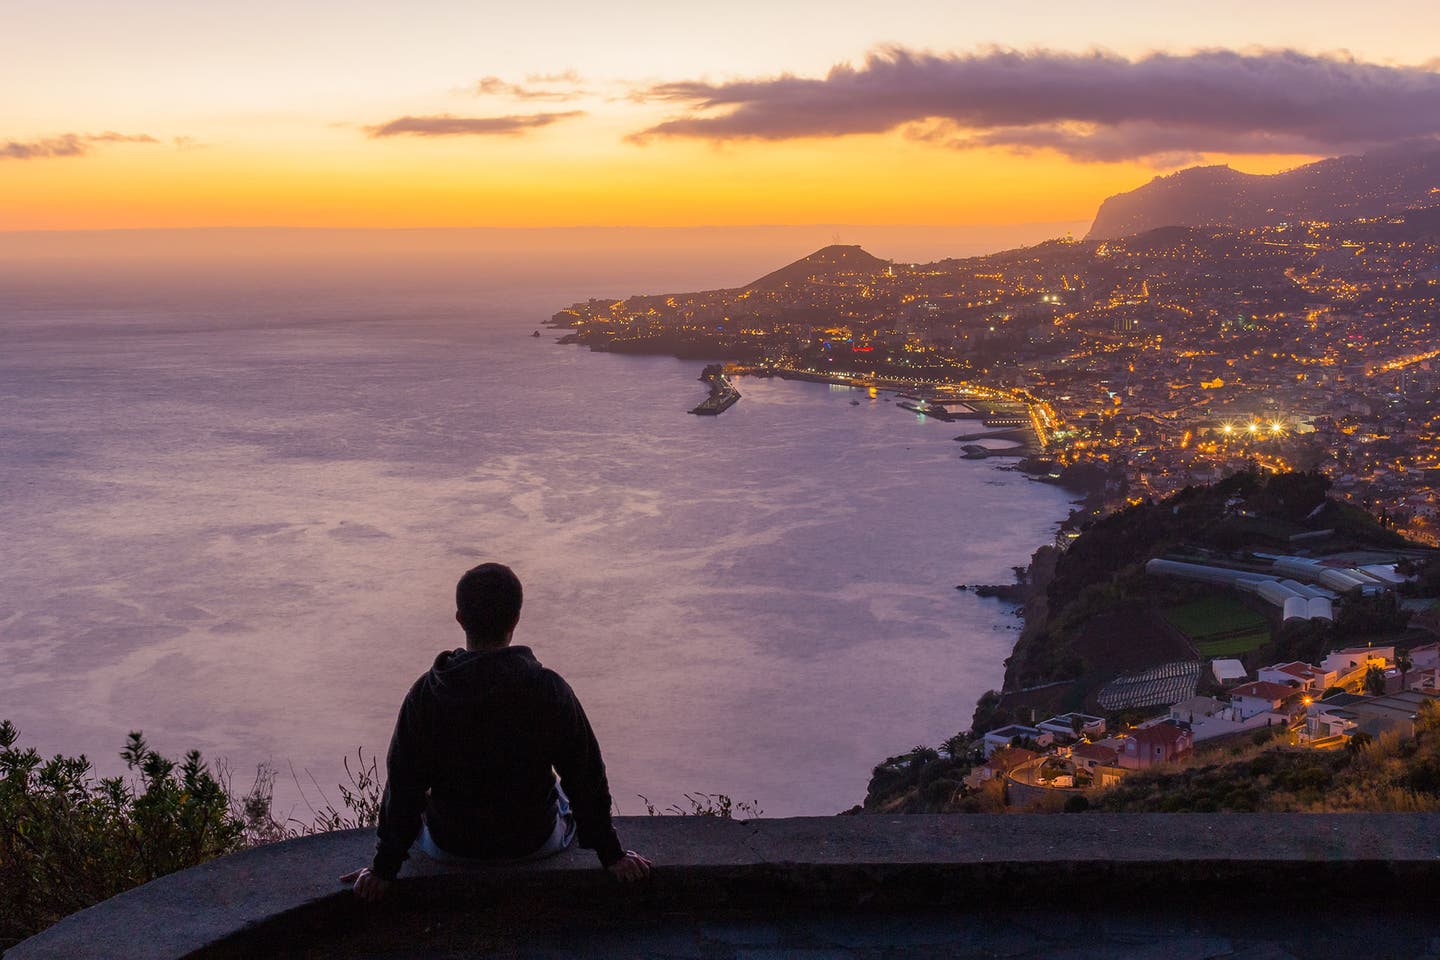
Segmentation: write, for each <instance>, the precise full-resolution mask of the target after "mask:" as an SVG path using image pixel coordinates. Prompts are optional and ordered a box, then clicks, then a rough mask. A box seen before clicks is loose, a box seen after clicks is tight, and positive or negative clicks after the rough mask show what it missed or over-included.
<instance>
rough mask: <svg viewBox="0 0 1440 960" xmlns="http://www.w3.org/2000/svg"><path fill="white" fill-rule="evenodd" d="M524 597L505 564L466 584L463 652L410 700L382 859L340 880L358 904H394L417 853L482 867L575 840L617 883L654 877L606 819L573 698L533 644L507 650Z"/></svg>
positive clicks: (393, 769)
mask: <svg viewBox="0 0 1440 960" xmlns="http://www.w3.org/2000/svg"><path fill="white" fill-rule="evenodd" d="M522 599H523V595H522V591H521V588H520V580H519V578H517V577H516V576H515V574H514V572H513V571H512V570H511V569H510V568H509V567H506V566H504V565H502V564H498V563H484V564H481V565H480V566H478V567H475V568H474V569H473V570H469V571H467V572H466V573H465V575H464V576H463V577H461V578H460V583H459V584H458V585H457V586H456V588H455V608H456V609H455V620H456V622H458V623H459V624H460V626H461V627H462V628H463V629H464V631H465V649H463V650H451V651H448V652H446V653H442V654H440V655H439V656H438V657H436V658H435V665H434V666H433V667H431V669H430V671H429V672H428V673H426V674H425V675H424V676H422V677H420V679H418V680H416V681H415V683H414V685H413V686H411V688H410V692H409V693H407V694H406V695H405V701H404V703H402V704H401V705H400V717H399V719H398V720H396V721H395V734H394V736H393V737H392V738H391V740H390V752H389V754H388V755H387V756H386V758H385V767H386V772H387V780H386V783H385V796H384V798H383V800H382V801H381V806H380V827H379V830H378V831H377V835H378V836H379V838H380V840H379V843H378V844H376V849H375V859H374V861H373V862H372V863H371V865H370V866H369V867H368V868H366V869H363V870H357V871H355V872H354V873H351V874H347V875H346V876H344V877H341V878H340V879H341V882H343V883H351V882H353V883H354V885H355V893H356V894H357V895H359V896H360V897H361V898H362V899H365V900H378V899H380V898H381V897H383V896H384V895H385V893H386V891H387V890H388V889H389V886H390V883H391V882H392V881H393V880H394V879H395V876H396V874H397V873H398V872H399V870H400V864H401V863H403V862H404V861H405V859H406V858H407V857H408V856H409V852H410V849H411V847H412V845H413V846H415V847H416V849H419V850H421V851H422V852H424V853H425V854H426V855H428V856H429V857H431V858H432V859H435V860H440V861H443V862H476V863H484V862H496V861H501V862H504V861H516V860H534V859H540V858H542V857H547V856H550V855H552V854H555V853H559V852H560V851H561V850H564V849H565V848H566V847H568V846H569V845H570V844H571V842H572V841H574V840H575V839H577V837H578V840H579V843H580V846H582V847H586V848H589V849H591V850H594V851H595V853H596V855H597V856H599V858H600V863H601V865H602V866H604V867H605V868H606V869H607V870H609V871H610V872H611V873H612V874H613V875H614V876H615V877H617V878H618V879H620V880H625V881H630V880H639V879H641V878H643V877H645V876H647V875H648V874H649V873H650V861H649V860H646V859H645V858H644V857H642V856H640V855H639V854H638V853H636V852H635V851H633V850H629V851H626V850H623V849H622V848H621V846H620V840H619V838H618V837H617V836H616V834H615V828H614V826H613V825H612V824H611V822H610V786H609V784H608V783H607V781H606V779H605V763H604V761H603V760H602V759H601V758H600V745H599V744H598V743H596V742H595V734H594V733H593V732H592V731H591V729H590V721H589V720H587V719H586V718H585V711H584V710H583V709H582V708H581V706H580V701H579V700H578V699H576V697H575V692H574V691H573V690H571V689H570V685H569V684H567V683H566V682H565V681H564V680H563V679H561V677H560V675H559V674H557V673H555V672H554V671H553V670H547V669H545V668H544V667H542V666H541V665H540V662H539V661H538V660H536V659H535V655H534V654H533V653H531V652H530V648H529V647H516V646H511V645H510V640H511V637H512V636H513V635H514V632H515V624H516V623H517V622H518V621H519V619H520V604H521V601H522ZM557 773H558V774H559V776H560V781H559V783H558V784H557V783H556V780H555V775H556V774H557ZM417 841H418V842H417Z"/></svg>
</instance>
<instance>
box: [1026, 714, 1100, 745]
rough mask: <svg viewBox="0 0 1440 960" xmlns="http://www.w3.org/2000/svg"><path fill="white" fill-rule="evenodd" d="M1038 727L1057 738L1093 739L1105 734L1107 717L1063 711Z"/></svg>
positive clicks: (1067, 739) (1068, 739)
mask: <svg viewBox="0 0 1440 960" xmlns="http://www.w3.org/2000/svg"><path fill="white" fill-rule="evenodd" d="M1036 728H1037V729H1039V730H1041V731H1043V732H1045V733H1048V734H1051V735H1052V736H1054V737H1055V738H1056V739H1057V740H1065V741H1067V742H1068V741H1070V740H1074V739H1076V738H1077V737H1085V738H1086V739H1089V740H1093V739H1095V738H1096V737H1103V736H1104V735H1105V718H1104V717H1092V716H1090V715H1089V714H1084V713H1062V714H1060V715H1059V716H1058V717H1051V718H1050V719H1049V720H1046V721H1045V722H1043V723H1040V724H1037V725H1036Z"/></svg>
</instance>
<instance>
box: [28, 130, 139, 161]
mask: <svg viewBox="0 0 1440 960" xmlns="http://www.w3.org/2000/svg"><path fill="white" fill-rule="evenodd" d="M159 142H160V141H159V140H156V139H155V138H154V137H152V136H150V135H149V134H147V133H137V134H127V133H116V132H114V131H113V130H107V131H105V132H104V133H62V134H60V135H59V136H58V137H44V138H42V139H39V140H5V141H0V160H42V159H50V158H53V157H83V156H84V155H85V154H87V153H89V152H90V151H91V148H93V147H94V146H95V145H96V144H101V143H159Z"/></svg>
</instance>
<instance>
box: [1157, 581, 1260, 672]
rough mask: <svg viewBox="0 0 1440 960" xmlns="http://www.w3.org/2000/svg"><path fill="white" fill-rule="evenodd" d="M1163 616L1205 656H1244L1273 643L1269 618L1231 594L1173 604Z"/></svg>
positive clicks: (1219, 594) (1218, 594)
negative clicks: (1175, 605) (1174, 605)
mask: <svg viewBox="0 0 1440 960" xmlns="http://www.w3.org/2000/svg"><path fill="white" fill-rule="evenodd" d="M1163 616H1164V617H1165V619H1166V620H1167V621H1169V622H1170V624H1172V625H1173V626H1174V627H1175V628H1176V629H1177V630H1179V631H1180V632H1181V633H1183V634H1185V635H1186V636H1187V637H1189V638H1190V640H1191V642H1192V643H1194V644H1195V649H1196V650H1197V651H1199V653H1200V655H1201V656H1202V657H1232V656H1240V655H1241V654H1245V653H1249V652H1250V651H1251V650H1256V649H1259V648H1260V647H1263V646H1264V645H1265V644H1267V643H1269V642H1270V625H1269V624H1268V623H1267V622H1266V620H1265V618H1264V617H1262V616H1261V615H1260V614H1258V613H1256V612H1255V611H1254V610H1251V609H1250V608H1249V607H1247V606H1246V605H1245V603H1244V601H1242V600H1241V599H1240V598H1239V597H1237V596H1234V595H1232V594H1229V593H1217V594H1211V595H1209V596H1206V597H1202V598H1201V599H1199V600H1194V601H1191V602H1190V603H1187V604H1184V605H1182V606H1178V607H1170V608H1169V609H1167V610H1165V611H1164V613H1163Z"/></svg>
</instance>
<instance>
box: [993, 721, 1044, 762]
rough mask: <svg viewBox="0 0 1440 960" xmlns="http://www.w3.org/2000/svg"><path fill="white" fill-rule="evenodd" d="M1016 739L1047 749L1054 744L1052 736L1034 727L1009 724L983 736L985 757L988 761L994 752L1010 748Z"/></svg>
mask: <svg viewBox="0 0 1440 960" xmlns="http://www.w3.org/2000/svg"><path fill="white" fill-rule="evenodd" d="M1016 739H1020V740H1033V741H1035V743H1037V744H1039V745H1040V746H1042V747H1048V746H1049V745H1050V744H1052V743H1054V742H1055V736H1054V734H1051V733H1048V732H1046V731H1044V730H1040V729H1038V728H1036V727H1027V726H1025V725H1024V724H1019V723H1011V724H1008V725H1006V726H1003V727H1001V728H1000V729H998V730H991V731H990V732H989V733H987V734H985V757H986V758H987V759H988V758H989V757H990V756H991V755H992V754H994V753H995V751H996V750H999V749H1001V748H1003V747H1008V746H1010V744H1011V743H1012V742H1013V741H1014V740H1016Z"/></svg>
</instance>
